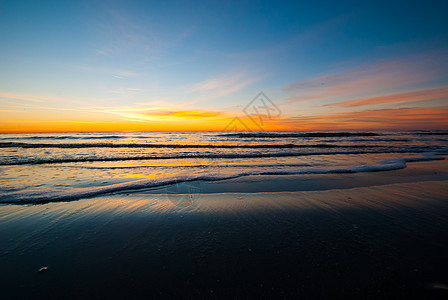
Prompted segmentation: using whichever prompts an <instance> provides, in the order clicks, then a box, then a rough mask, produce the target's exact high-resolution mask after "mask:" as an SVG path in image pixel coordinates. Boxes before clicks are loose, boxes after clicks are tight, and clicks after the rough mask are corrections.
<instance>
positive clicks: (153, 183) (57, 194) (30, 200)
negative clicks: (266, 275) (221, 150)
mask: <svg viewBox="0 0 448 300" xmlns="http://www.w3.org/2000/svg"><path fill="white" fill-rule="evenodd" d="M440 154H441V152H440V151H439V152H428V153H424V154H422V156H421V157H409V158H393V159H384V160H381V161H379V162H378V164H376V165H367V166H366V165H363V166H352V167H345V168H299V169H289V170H275V169H274V170H253V171H244V172H240V173H237V174H232V175H225V174H218V175H196V176H186V175H183V176H179V177H177V178H165V179H141V180H136V181H131V182H125V183H118V184H112V185H107V186H99V187H93V188H77V189H70V190H66V191H51V190H50V191H48V190H47V191H45V193H37V192H26V191H21V192H12V193H5V192H3V193H0V203H15V204H39V203H48V202H58V201H72V200H78V199H82V198H89V197H95V196H100V195H107V194H112V193H117V192H123V191H131V190H135V191H140V190H142V189H148V188H158V187H163V186H167V185H171V184H178V183H183V182H191V181H217V180H224V179H232V178H238V177H243V176H250V175H299V174H330V173H360V172H378V171H390V170H398V169H403V168H406V163H408V162H416V161H431V160H443V159H444V157H442V156H440ZM443 154H446V151H445V152H444V153H443Z"/></svg>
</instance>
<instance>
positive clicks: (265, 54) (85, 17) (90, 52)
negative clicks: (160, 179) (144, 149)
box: [0, 0, 448, 133]
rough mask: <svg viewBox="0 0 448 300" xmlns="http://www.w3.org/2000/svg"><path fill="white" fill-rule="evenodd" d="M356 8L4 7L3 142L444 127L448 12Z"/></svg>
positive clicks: (0, 69) (408, 4)
mask: <svg viewBox="0 0 448 300" xmlns="http://www.w3.org/2000/svg"><path fill="white" fill-rule="evenodd" d="M360 2H363V1H114V0H111V1H96V0H91V1H82V0H80V1H63V0H59V1H21V0H14V1H3V0H0V132H2V133H17V132H20V133H21V132H90V131H92V132H93V131H97V132H103V131H105V132H114V131H222V130H257V131H258V130H286V131H290V130H297V131H302V130H303V131H307V130H434V129H448V18H446V12H447V11H448V2H446V1H432V0H430V1H390V0H388V1H371V3H360ZM261 92H262V93H261ZM260 93H261V94H260Z"/></svg>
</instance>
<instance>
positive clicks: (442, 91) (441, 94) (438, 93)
mask: <svg viewBox="0 0 448 300" xmlns="http://www.w3.org/2000/svg"><path fill="white" fill-rule="evenodd" d="M441 99H442V100H443V99H446V100H448V88H447V87H441V88H431V89H420V90H414V91H410V92H405V93H396V94H390V95H383V96H378V97H370V98H362V99H356V100H350V101H345V102H338V103H331V104H327V106H361V105H373V104H384V103H403V102H416V101H427V100H441Z"/></svg>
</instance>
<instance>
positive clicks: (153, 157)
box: [0, 148, 428, 166]
mask: <svg viewBox="0 0 448 300" xmlns="http://www.w3.org/2000/svg"><path fill="white" fill-rule="evenodd" d="M427 150H428V149H427V148H426V149H382V150H381V151H378V150H370V151H366V150H364V151H327V152H323V151H319V152H274V153H247V154H240V153H236V154H233V153H228V154H198V153H192V154H184V153H180V154H177V155H176V154H175V155H149V156H143V155H142V156H130V157H129V156H127V157H77V158H54V159H34V160H33V159H29V160H16V161H11V160H8V161H2V162H0V166H13V165H40V164H61V163H77V162H105V161H136V160H172V159H203V158H209V159H238V158H265V157H297V156H315V155H346V154H382V153H422V152H425V151H427Z"/></svg>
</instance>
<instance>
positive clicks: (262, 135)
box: [218, 132, 379, 138]
mask: <svg viewBox="0 0 448 300" xmlns="http://www.w3.org/2000/svg"><path fill="white" fill-rule="evenodd" d="M218 136H223V137H237V138H297V137H351V136H379V134H378V133H374V132H304V133H279V132H244V133H226V134H219V135H218Z"/></svg>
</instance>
